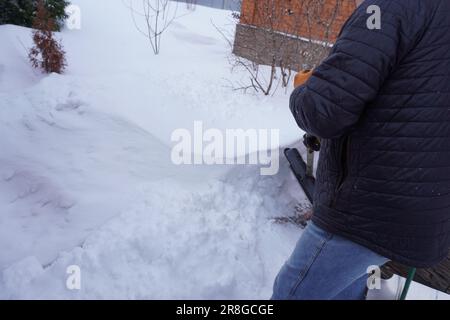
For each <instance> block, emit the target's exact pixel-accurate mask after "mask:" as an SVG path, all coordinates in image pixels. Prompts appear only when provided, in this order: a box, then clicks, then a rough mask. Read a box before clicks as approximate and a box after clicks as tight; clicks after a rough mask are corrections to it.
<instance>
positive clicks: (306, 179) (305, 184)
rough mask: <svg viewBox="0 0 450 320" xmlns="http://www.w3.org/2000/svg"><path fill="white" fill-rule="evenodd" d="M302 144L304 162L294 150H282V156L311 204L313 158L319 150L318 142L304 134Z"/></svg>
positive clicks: (313, 181) (314, 180) (313, 184)
mask: <svg viewBox="0 0 450 320" xmlns="http://www.w3.org/2000/svg"><path fill="white" fill-rule="evenodd" d="M303 143H304V145H305V146H306V150H307V151H306V162H305V161H304V160H303V158H302V156H301V155H300V152H299V151H298V150H297V149H296V148H292V149H291V148H288V149H285V150H284V155H285V156H286V159H287V160H288V161H289V164H290V166H291V170H292V173H293V174H294V176H295V177H296V179H297V181H298V182H299V184H300V186H301V187H302V189H303V191H304V192H305V195H306V197H307V198H308V200H309V201H310V202H311V204H312V203H313V196H314V186H315V183H316V179H315V178H314V156H315V154H314V153H315V152H316V151H319V150H320V140H319V139H318V138H316V137H314V136H311V135H308V134H306V135H305V136H304V137H303Z"/></svg>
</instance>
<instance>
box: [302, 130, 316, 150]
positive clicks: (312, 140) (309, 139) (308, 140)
mask: <svg viewBox="0 0 450 320" xmlns="http://www.w3.org/2000/svg"><path fill="white" fill-rule="evenodd" d="M303 144H304V145H305V147H306V148H307V149H308V150H312V151H315V152H318V151H320V139H319V138H317V137H315V136H313V135H310V134H305V135H304V136H303Z"/></svg>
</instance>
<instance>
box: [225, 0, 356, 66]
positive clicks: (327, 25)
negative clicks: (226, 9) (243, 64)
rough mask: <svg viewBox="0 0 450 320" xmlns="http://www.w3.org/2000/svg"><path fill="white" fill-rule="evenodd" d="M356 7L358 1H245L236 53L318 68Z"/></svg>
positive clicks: (262, 61) (266, 61) (260, 61)
mask: <svg viewBox="0 0 450 320" xmlns="http://www.w3.org/2000/svg"><path fill="white" fill-rule="evenodd" d="M311 3H314V5H311ZM355 8H356V2H355V0H242V8H241V17H240V23H239V24H238V25H237V27H236V35H235V39H234V50H233V53H234V54H236V55H237V56H240V57H243V58H246V59H248V60H251V61H254V62H256V63H258V64H265V65H271V64H273V63H275V64H276V65H277V66H283V67H285V68H288V69H291V70H295V71H298V70H301V69H304V68H314V67H315V66H317V65H318V64H319V63H320V62H321V61H322V60H323V59H324V58H325V57H326V56H327V55H328V53H329V50H330V46H331V45H332V43H333V42H334V41H335V40H336V38H337V36H338V34H339V32H340V30H341V28H342V26H343V24H344V23H345V21H346V20H347V19H348V17H350V15H351V14H352V13H353V11H354V10H355ZM310 40H313V41H310Z"/></svg>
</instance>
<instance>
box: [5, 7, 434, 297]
mask: <svg viewBox="0 0 450 320" xmlns="http://www.w3.org/2000/svg"><path fill="white" fill-rule="evenodd" d="M72 3H74V4H77V5H79V6H80V8H81V10H82V29H81V30H74V31H70V30H64V31H63V32H62V33H61V35H60V37H61V38H62V39H63V45H64V47H65V49H66V51H67V55H68V56H67V58H68V64H69V68H68V70H67V72H66V73H65V74H64V75H55V74H54V75H49V76H44V75H42V74H40V73H39V72H37V71H35V70H33V69H31V68H30V66H29V64H28V62H27V58H26V50H25V48H24V47H30V46H31V36H30V30H29V29H25V28H21V27H16V26H0V39H1V42H2V46H1V47H0V135H1V137H2V139H1V140H0V151H1V152H0V298H31V299H41V298H62V299H74V298H75V299H76V298H79V299H83V298H98V299H104V298H124V299H127V298H189V299H202V298H208V299H218V298H224V299H241V298H246V299H266V298H269V297H270V294H271V286H272V283H273V279H274V277H275V274H276V272H277V271H278V270H279V268H280V266H281V265H282V263H283V262H284V260H285V259H286V258H287V257H288V255H289V254H290V252H291V250H292V249H293V247H294V245H295V242H296V240H297V239H298V237H299V236H300V234H301V230H300V229H298V228H297V227H294V226H292V225H279V224H276V223H274V222H273V219H272V218H274V217H280V216H286V215H289V214H292V212H293V207H294V206H295V204H297V202H304V201H306V200H305V198H304V195H303V194H302V192H301V191H300V189H299V187H298V185H297V183H296V182H295V181H294V179H293V178H292V176H291V175H290V172H289V169H288V167H287V164H286V162H284V161H282V163H281V168H280V172H279V174H278V175H276V176H272V177H270V176H268V177H263V176H260V174H259V168H258V166H175V165H173V164H172V163H171V160H170V152H171V148H172V143H171V141H170V136H171V133H172V132H173V131H174V130H176V129H179V128H187V129H192V127H193V123H194V121H196V120H201V121H203V123H204V125H205V126H207V127H210V128H217V129H225V128H243V129H247V128H255V127H256V128H257V129H259V128H262V129H271V128H280V129H281V130H280V145H288V144H291V143H292V142H294V141H296V140H297V139H298V138H299V137H300V136H301V132H300V131H299V130H298V128H297V127H296V125H295V122H294V121H293V120H292V118H291V115H290V112H289V110H288V108H287V107H286V105H287V101H288V95H286V94H285V93H284V92H282V90H279V91H278V92H277V94H276V95H275V96H273V97H261V96H255V95H251V94H243V93H241V92H238V91H233V90H232V89H231V88H229V82H230V80H231V81H233V80H240V79H242V78H243V77H245V73H241V72H239V71H234V72H232V71H231V68H230V66H229V64H228V62H227V56H228V55H229V54H230V51H231V49H230V48H229V46H228V44H227V42H226V41H225V40H224V39H222V36H221V35H220V34H219V33H218V32H217V30H216V29H215V27H214V26H213V23H214V24H215V25H217V26H219V27H221V28H225V29H227V30H229V32H230V33H232V32H233V24H232V21H231V13H230V12H227V11H220V10H213V9H208V8H204V7H197V9H196V10H195V11H192V12H191V11H183V10H182V9H180V18H178V19H177V20H176V21H175V22H174V24H173V25H172V26H171V28H170V29H169V30H168V31H167V33H166V34H165V35H164V37H163V42H162V52H161V55H160V56H154V55H153V53H152V51H151V48H150V46H149V45H148V42H147V40H146V39H145V38H143V37H142V36H141V35H140V34H139V33H138V32H137V31H136V28H135V26H134V24H133V21H132V19H131V16H130V12H129V10H128V9H127V8H126V7H125V6H124V4H123V1H121V0H96V1H91V0H73V1H72ZM180 8H181V6H180ZM70 265H78V266H79V267H80V268H81V275H82V277H81V281H82V286H81V290H79V291H70V290H68V289H67V288H66V279H67V276H68V275H67V273H66V269H67V267H68V266H70ZM393 290H394V291H393V292H395V288H394V289H393ZM418 292H420V293H421V296H420V297H426V298H430V297H431V298H435V297H436V293H435V291H432V290H431V291H427V290H423V289H421V290H419V291H418Z"/></svg>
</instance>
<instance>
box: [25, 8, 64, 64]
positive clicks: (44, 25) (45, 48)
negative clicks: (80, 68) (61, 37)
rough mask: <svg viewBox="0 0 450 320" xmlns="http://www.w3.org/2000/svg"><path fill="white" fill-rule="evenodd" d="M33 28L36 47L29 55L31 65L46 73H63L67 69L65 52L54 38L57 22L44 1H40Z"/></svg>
mask: <svg viewBox="0 0 450 320" xmlns="http://www.w3.org/2000/svg"><path fill="white" fill-rule="evenodd" d="M33 28H34V29H35V30H33V42H34V47H32V48H31V49H30V52H29V54H28V57H29V59H30V62H31V64H32V65H33V67H34V68H40V69H42V70H43V71H44V72H46V73H52V72H56V73H62V72H63V71H64V69H65V67H66V58H65V52H64V50H63V48H62V45H61V43H60V42H58V41H57V40H56V39H55V38H54V36H53V30H54V28H55V20H54V19H53V18H52V17H51V14H50V13H49V11H48V10H47V7H46V6H45V4H44V0H39V1H38V5H37V12H36V17H35V18H34V20H33Z"/></svg>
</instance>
